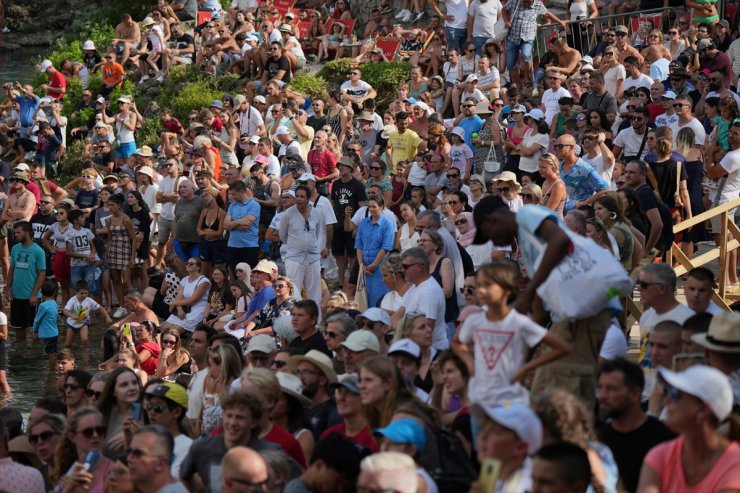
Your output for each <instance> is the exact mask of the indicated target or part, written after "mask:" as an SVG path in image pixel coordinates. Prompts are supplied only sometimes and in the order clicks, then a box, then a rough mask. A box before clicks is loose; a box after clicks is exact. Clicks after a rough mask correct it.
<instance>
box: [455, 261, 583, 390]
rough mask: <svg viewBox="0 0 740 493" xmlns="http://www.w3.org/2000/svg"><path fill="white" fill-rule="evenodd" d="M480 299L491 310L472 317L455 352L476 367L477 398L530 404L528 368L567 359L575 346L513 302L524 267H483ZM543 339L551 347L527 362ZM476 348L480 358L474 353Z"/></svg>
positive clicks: (471, 384)
mask: <svg viewBox="0 0 740 493" xmlns="http://www.w3.org/2000/svg"><path fill="white" fill-rule="evenodd" d="M476 283H477V288H476V289H477V291H478V300H479V302H480V303H481V304H482V305H486V306H487V307H488V310H487V311H486V312H481V313H475V314H473V315H470V316H469V317H468V318H467V319H466V320H465V322H464V323H463V325H462V327H461V328H460V331H459V333H458V335H456V336H455V339H454V342H453V350H454V352H455V354H458V355H459V356H460V357H461V358H462V359H463V361H465V362H466V364H467V366H468V368H469V369H470V373H471V375H473V376H472V377H471V378H470V382H469V384H468V389H469V390H468V392H469V398H470V400H471V402H485V403H487V404H504V403H506V402H515V401H518V402H523V403H524V404H527V403H528V402H529V392H528V391H527V389H525V388H524V387H523V386H522V385H521V384H520V383H519V382H520V381H522V379H523V378H524V377H525V375H526V374H527V372H529V371H532V370H534V369H535V368H538V367H540V366H542V365H544V364H546V363H549V362H551V361H554V360H556V359H558V358H561V357H563V356H565V355H566V354H568V352H570V347H569V346H568V344H567V343H566V342H565V341H563V340H562V339H561V338H560V337H558V336H556V335H554V334H552V333H551V332H548V331H547V330H546V329H545V328H544V327H541V326H540V325H538V324H536V323H535V322H533V321H532V320H531V319H530V318H529V317H527V316H525V315H522V314H520V313H519V312H517V311H516V310H513V309H512V308H511V307H510V306H509V303H511V302H512V301H513V299H514V298H516V295H517V294H518V292H519V268H518V266H517V265H516V263H514V262H511V261H499V262H493V263H491V264H488V265H484V266H482V267H481V268H480V269H479V270H478V274H477V276H476ZM540 342H544V343H545V345H547V346H550V348H551V349H552V350H551V351H548V352H546V353H545V354H543V355H541V356H536V357H534V358H533V359H531V360H529V361H527V354H528V353H529V351H530V350H531V349H532V348H533V347H535V346H536V345H537V344H539V343H540ZM471 351H475V360H473V357H472V356H471V354H470V353H471Z"/></svg>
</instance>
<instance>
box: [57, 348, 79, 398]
mask: <svg viewBox="0 0 740 493" xmlns="http://www.w3.org/2000/svg"><path fill="white" fill-rule="evenodd" d="M75 366H76V361H75V355H74V353H73V352H72V350H71V349H69V348H68V347H66V348H64V349H62V350H61V351H59V352H58V353H57V368H56V371H57V375H59V378H57V395H60V396H63V395H64V381H65V380H66V379H67V372H68V371H69V370H74V369H75Z"/></svg>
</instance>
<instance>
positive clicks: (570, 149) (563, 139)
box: [555, 134, 609, 212]
mask: <svg viewBox="0 0 740 493" xmlns="http://www.w3.org/2000/svg"><path fill="white" fill-rule="evenodd" d="M575 147H576V139H574V138H573V136H572V135H568V134H565V135H562V136H560V138H558V143H557V144H555V153H556V154H558V155H559V157H560V160H561V161H562V166H561V168H560V178H562V179H563V181H564V182H565V188H566V191H567V194H568V196H567V199H566V201H565V212H568V211H569V210H571V209H574V208H576V207H579V206H582V205H588V204H590V203H591V202H593V201H594V200H596V198H597V197H598V196H599V195H600V194H599V192H601V191H602V190H607V189H608V188H609V184H608V183H607V182H606V181H605V180H604V179H603V178H602V177H601V175H599V173H598V171H596V170H595V169H594V168H593V166H591V165H590V164H588V163H587V162H586V161H584V160H583V159H581V158H579V157H578V156H576V152H575Z"/></svg>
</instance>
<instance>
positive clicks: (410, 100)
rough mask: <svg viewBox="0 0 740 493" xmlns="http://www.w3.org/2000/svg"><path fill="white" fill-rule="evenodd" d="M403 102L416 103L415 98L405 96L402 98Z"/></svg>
mask: <svg viewBox="0 0 740 493" xmlns="http://www.w3.org/2000/svg"><path fill="white" fill-rule="evenodd" d="M403 102H404V103H409V104H416V98H406V99H404V100H403Z"/></svg>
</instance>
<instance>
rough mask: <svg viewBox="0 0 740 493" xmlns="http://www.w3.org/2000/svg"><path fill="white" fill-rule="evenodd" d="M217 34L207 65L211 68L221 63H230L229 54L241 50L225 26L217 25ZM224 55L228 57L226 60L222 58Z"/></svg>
mask: <svg viewBox="0 0 740 493" xmlns="http://www.w3.org/2000/svg"><path fill="white" fill-rule="evenodd" d="M218 36H219V37H218V39H216V42H215V44H214V45H213V48H212V49H211V53H212V56H211V58H210V60H209V66H210V68H212V69H213V70H215V69H216V68H217V67H218V66H219V65H220V64H222V63H230V62H231V55H232V54H233V53H239V52H240V51H241V46H239V43H237V41H236V38H234V36H232V35H231V33H230V32H229V28H228V27H227V26H219V28H218ZM224 55H225V56H226V57H228V58H227V59H226V60H224ZM214 73H215V72H214Z"/></svg>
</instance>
